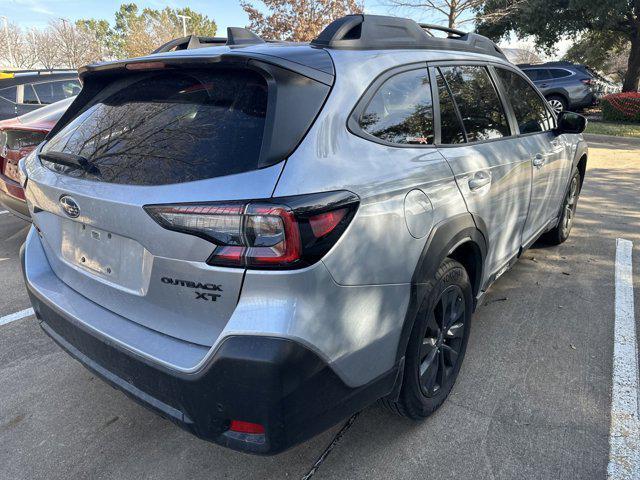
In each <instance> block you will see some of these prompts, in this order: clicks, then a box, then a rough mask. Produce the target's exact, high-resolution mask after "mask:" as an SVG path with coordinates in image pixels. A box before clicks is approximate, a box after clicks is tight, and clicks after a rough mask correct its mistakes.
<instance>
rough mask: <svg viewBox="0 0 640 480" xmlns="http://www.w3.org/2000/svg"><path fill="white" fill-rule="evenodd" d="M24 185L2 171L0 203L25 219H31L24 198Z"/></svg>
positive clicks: (0, 176)
mask: <svg viewBox="0 0 640 480" xmlns="http://www.w3.org/2000/svg"><path fill="white" fill-rule="evenodd" d="M21 197H24V193H23V190H22V187H21V186H20V185H19V184H18V183H17V182H14V181H13V180H11V179H10V178H8V177H5V176H4V175H2V174H1V173H0V204H1V205H2V206H3V207H4V208H6V209H7V210H9V211H10V212H11V213H13V214H14V215H15V216H17V217H20V218H21V219H23V220H26V221H29V222H30V221H31V215H30V214H29V207H27V202H26V200H25V199H24V198H21Z"/></svg>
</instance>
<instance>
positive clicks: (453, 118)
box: [437, 74, 465, 145]
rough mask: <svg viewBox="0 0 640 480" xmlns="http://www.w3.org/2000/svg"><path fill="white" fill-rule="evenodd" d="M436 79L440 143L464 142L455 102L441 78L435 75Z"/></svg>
mask: <svg viewBox="0 0 640 480" xmlns="http://www.w3.org/2000/svg"><path fill="white" fill-rule="evenodd" d="M437 79H438V96H439V97H440V143H442V144H445V145H447V144H452V143H464V142H465V134H464V130H463V128H462V124H461V123H460V118H459V117H458V113H457V112H456V107H455V104H454V103H453V99H452V98H451V94H450V93H449V89H448V88H447V85H446V83H445V81H444V78H442V75H440V74H438V75H437Z"/></svg>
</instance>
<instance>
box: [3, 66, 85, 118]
mask: <svg viewBox="0 0 640 480" xmlns="http://www.w3.org/2000/svg"><path fill="white" fill-rule="evenodd" d="M0 73H2V74H1V75H0V120H5V119H7V118H14V117H17V116H19V115H23V114H25V113H28V112H32V111H34V110H37V109H39V108H42V107H43V106H45V105H50V104H52V103H55V102H58V101H60V100H64V99H65V98H69V97H74V96H76V95H77V94H78V93H79V92H80V89H81V85H80V80H79V79H78V73H77V72H76V71H75V70H29V71H15V72H0Z"/></svg>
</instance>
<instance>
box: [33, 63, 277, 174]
mask: <svg viewBox="0 0 640 480" xmlns="http://www.w3.org/2000/svg"><path fill="white" fill-rule="evenodd" d="M266 109H267V84H266V81H265V80H264V78H263V77H262V76H260V75H258V74H256V73H253V72H250V71H243V70H215V71H206V72H204V71H198V70H186V69H185V70H182V71H181V72H180V73H177V72H172V73H148V74H140V75H134V76H130V77H127V78H124V79H121V80H118V81H117V82H115V83H113V84H111V85H110V86H109V87H107V89H106V90H105V91H104V92H103V94H102V95H101V96H99V97H98V98H96V100H95V101H94V102H93V103H92V104H90V105H89V106H88V107H87V108H86V109H85V110H84V111H83V112H82V113H81V114H80V115H78V116H77V117H76V118H75V119H73V120H72V121H71V122H69V123H68V124H67V125H66V126H65V127H64V128H63V129H62V130H61V131H60V132H58V133H57V134H56V135H55V136H54V137H53V138H52V139H51V140H50V141H49V142H48V143H47V144H46V146H45V148H44V150H45V151H64V152H68V153H72V154H75V155H80V156H82V157H84V158H86V159H87V162H86V163H87V166H86V167H85V168H84V169H82V170H80V169H76V168H75V167H74V168H71V167H62V166H60V165H56V164H53V163H50V162H44V163H45V164H46V165H47V166H48V167H49V168H52V169H55V170H57V171H62V172H64V173H67V174H69V175H74V176H80V177H84V178H88V179H91V180H100V181H105V182H112V183H127V184H134V185H162V184H168V183H179V182H188V181H194V180H201V179H205V178H212V177H218V176H222V175H229V174H233V173H239V172H243V171H248V170H252V169H255V168H258V163H259V159H260V158H259V157H260V148H261V145H262V136H263V131H264V126H265V114H266Z"/></svg>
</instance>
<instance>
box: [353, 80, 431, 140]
mask: <svg viewBox="0 0 640 480" xmlns="http://www.w3.org/2000/svg"><path fill="white" fill-rule="evenodd" d="M359 126H360V128H361V129H362V130H363V131H365V132H366V133H368V134H369V135H372V136H374V137H376V138H379V139H381V140H384V141H385V142H389V143H395V144H405V145H427V144H432V143H433V141H434V133H433V103H432V99H431V87H430V84H429V72H428V70H427V69H426V68H423V69H418V70H410V71H407V72H402V73H398V74H396V75H394V76H392V77H391V78H389V79H388V80H387V81H385V82H384V83H383V84H382V85H381V86H380V87H379V88H378V90H377V91H376V93H375V94H374V95H373V97H372V98H371V100H370V101H369V103H368V105H367V107H366V108H365V110H364V112H363V113H362V115H361V116H360V120H359Z"/></svg>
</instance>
